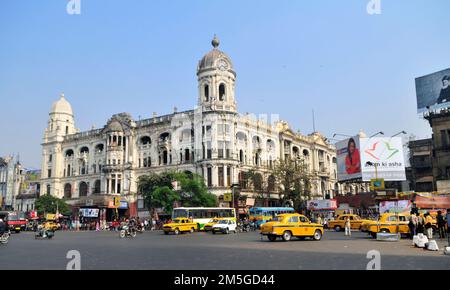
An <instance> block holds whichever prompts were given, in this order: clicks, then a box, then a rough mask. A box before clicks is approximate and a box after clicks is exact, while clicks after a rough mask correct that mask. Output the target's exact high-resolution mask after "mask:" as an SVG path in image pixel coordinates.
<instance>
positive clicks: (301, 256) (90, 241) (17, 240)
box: [0, 231, 450, 270]
mask: <svg viewBox="0 0 450 290" xmlns="http://www.w3.org/2000/svg"><path fill="white" fill-rule="evenodd" d="M439 245H440V247H441V248H442V246H443V245H444V242H443V241H439ZM69 250H77V251H79V253H80V255H81V269H82V270H93V269H106V270H107V269H129V270H134V269H170V270H284V269H286V270H301V269H324V270H329V269H330V270H331V269H333V270H344V269H355V270H364V269H366V265H367V263H368V262H369V259H368V258H367V257H366V256H367V252H368V251H370V250H377V251H379V252H380V254H381V269H385V270H404V269H447V270H449V269H450V256H445V255H444V254H443V251H442V249H441V250H440V251H439V252H431V251H425V250H422V249H418V248H414V247H412V246H411V241H410V240H407V239H404V240H401V241H399V242H380V241H375V240H372V239H371V238H369V237H367V236H366V235H365V234H363V233H360V232H353V235H352V237H350V238H349V237H345V236H344V234H343V233H336V232H334V231H327V232H326V233H325V235H324V237H323V239H322V240H321V241H312V240H304V241H302V240H296V239H294V240H292V241H290V242H283V241H281V240H280V241H277V242H269V241H267V239H264V240H261V239H260V236H259V234H258V233H257V232H251V233H240V234H230V235H222V234H217V235H212V234H210V233H203V232H200V233H194V234H182V235H179V236H175V235H170V236H166V235H164V234H163V233H162V232H146V233H143V234H138V236H137V237H136V238H135V239H131V238H126V239H120V238H119V236H118V233H116V232H56V236H55V238H54V239H52V240H35V239H34V233H30V232H24V233H20V234H13V235H12V236H11V239H10V242H9V244H7V245H0V270H3V269H56V270H63V269H66V265H67V263H68V261H69V259H67V258H66V255H67V252H68V251H69Z"/></svg>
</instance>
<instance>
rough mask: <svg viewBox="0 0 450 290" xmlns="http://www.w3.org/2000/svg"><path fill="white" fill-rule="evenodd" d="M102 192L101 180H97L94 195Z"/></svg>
mask: <svg viewBox="0 0 450 290" xmlns="http://www.w3.org/2000/svg"><path fill="white" fill-rule="evenodd" d="M100 190H101V183H100V180H96V181H95V183H94V194H99V193H100Z"/></svg>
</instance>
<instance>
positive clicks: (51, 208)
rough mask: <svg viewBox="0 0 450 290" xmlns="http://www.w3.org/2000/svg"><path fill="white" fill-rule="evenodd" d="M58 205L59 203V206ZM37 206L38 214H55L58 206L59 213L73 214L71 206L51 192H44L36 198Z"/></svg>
mask: <svg viewBox="0 0 450 290" xmlns="http://www.w3.org/2000/svg"><path fill="white" fill-rule="evenodd" d="M56 205H58V207H57V206H56ZM35 208H36V210H37V212H38V215H42V214H44V213H45V214H48V213H50V214H55V213H56V209H57V208H58V211H59V213H60V214H62V215H71V214H72V209H71V207H70V206H69V205H68V204H67V203H66V202H65V201H64V200H62V199H59V198H57V197H54V196H52V195H49V194H44V195H42V196H40V197H39V198H38V199H36V202H35Z"/></svg>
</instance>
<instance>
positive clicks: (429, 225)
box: [425, 213, 433, 240]
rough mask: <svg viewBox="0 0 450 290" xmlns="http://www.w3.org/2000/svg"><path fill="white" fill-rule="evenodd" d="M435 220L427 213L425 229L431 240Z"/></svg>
mask: <svg viewBox="0 0 450 290" xmlns="http://www.w3.org/2000/svg"><path fill="white" fill-rule="evenodd" d="M432 222H433V218H432V217H431V215H430V213H427V214H426V216H425V229H426V230H427V238H428V239H429V240H431V239H432V238H433V226H432Z"/></svg>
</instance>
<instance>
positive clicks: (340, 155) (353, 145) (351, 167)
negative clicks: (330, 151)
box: [336, 136, 362, 181]
mask: <svg viewBox="0 0 450 290" xmlns="http://www.w3.org/2000/svg"><path fill="white" fill-rule="evenodd" d="M359 148H360V146H359V137H358V136H355V137H352V138H349V139H346V140H343V141H340V142H338V143H336V151H337V175H338V180H339V181H346V180H352V179H361V177H362V172H361V155H360V149H359Z"/></svg>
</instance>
